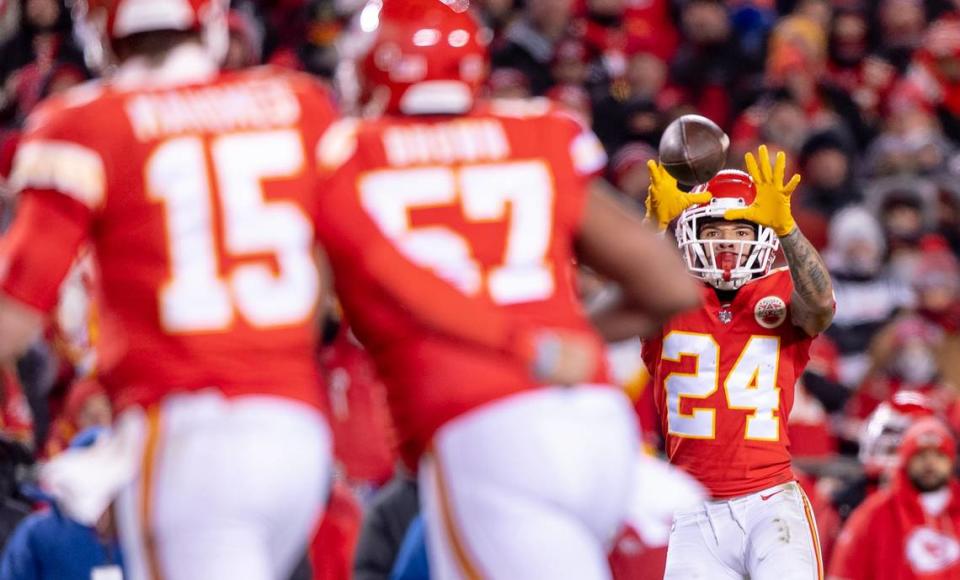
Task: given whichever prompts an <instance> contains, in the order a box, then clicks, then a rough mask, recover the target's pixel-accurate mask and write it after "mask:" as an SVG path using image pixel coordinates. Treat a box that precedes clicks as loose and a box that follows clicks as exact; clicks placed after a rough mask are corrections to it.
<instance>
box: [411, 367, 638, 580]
mask: <svg viewBox="0 0 960 580" xmlns="http://www.w3.org/2000/svg"><path fill="white" fill-rule="evenodd" d="M639 443H640V439H639V435H638V431H637V424H636V419H635V416H634V413H633V410H632V409H631V407H630V403H629V400H628V399H627V397H626V395H624V394H623V393H622V392H620V391H619V390H616V389H614V388H608V387H597V386H586V385H584V386H579V387H573V388H562V387H549V388H543V389H538V390H535V391H528V392H525V393H521V394H518V395H514V396H511V397H508V398H505V399H502V400H499V401H494V402H492V403H490V404H488V405H484V406H482V407H480V408H478V409H475V410H473V411H471V412H469V413H467V414H465V415H463V416H461V417H458V418H456V419H455V420H453V421H451V422H449V423H447V424H446V425H444V426H443V427H442V428H441V429H440V430H439V431H438V432H437V434H436V436H435V438H434V444H433V447H432V448H431V449H430V451H429V452H428V453H427V454H426V455H425V456H424V458H423V460H422V461H421V464H420V471H419V474H418V476H419V480H420V497H421V505H422V509H423V512H424V515H425V522H426V526H427V540H428V542H427V545H428V552H429V554H430V575H431V578H434V579H437V580H448V579H459V578H465V579H471V580H472V579H475V578H484V579H491V580H517V579H520V578H523V579H524V580H537V579H540V578H543V579H550V580H563V579H567V578H569V579H571V580H573V579H576V580H600V579H606V578H609V577H610V570H609V566H608V565H607V550H608V548H609V547H610V543H611V542H612V541H613V539H614V536H615V535H616V533H617V531H618V529H619V527H620V525H621V523H622V522H623V521H624V519H625V518H626V515H627V511H628V507H629V502H630V498H631V490H632V489H633V487H634V481H633V480H634V476H635V474H636V457H637V455H638V453H639Z"/></svg>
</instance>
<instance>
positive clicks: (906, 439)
mask: <svg viewBox="0 0 960 580" xmlns="http://www.w3.org/2000/svg"><path fill="white" fill-rule="evenodd" d="M930 448H934V449H939V450H940V451H941V452H943V454H944V455H946V456H947V457H949V458H950V460H951V461H953V460H955V459H956V457H957V440H956V439H955V438H954V436H953V433H951V432H950V429H948V428H947V426H946V425H944V424H943V421H940V420H939V419H936V418H933V417H927V418H925V419H920V420H918V421H917V422H916V423H914V424H913V425H911V426H910V428H909V429H907V432H906V433H904V435H903V443H901V444H900V451H899V455H900V465H904V466H905V465H906V464H907V462H908V461H909V460H910V458H911V457H913V456H914V455H916V454H917V453H918V452H920V451H922V450H924V449H930Z"/></svg>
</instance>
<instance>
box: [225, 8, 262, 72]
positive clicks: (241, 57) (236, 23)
mask: <svg viewBox="0 0 960 580" xmlns="http://www.w3.org/2000/svg"><path fill="white" fill-rule="evenodd" d="M227 23H228V26H229V33H230V40H229V44H228V46H227V55H226V56H225V57H224V61H223V68H224V70H235V69H241V68H246V67H249V66H254V65H256V64H259V63H260V50H261V46H260V39H259V37H258V34H257V29H256V26H255V25H254V23H253V22H251V20H250V17H249V16H248V15H247V14H246V13H244V12H240V11H239V10H231V11H230V14H229V15H228V17H227Z"/></svg>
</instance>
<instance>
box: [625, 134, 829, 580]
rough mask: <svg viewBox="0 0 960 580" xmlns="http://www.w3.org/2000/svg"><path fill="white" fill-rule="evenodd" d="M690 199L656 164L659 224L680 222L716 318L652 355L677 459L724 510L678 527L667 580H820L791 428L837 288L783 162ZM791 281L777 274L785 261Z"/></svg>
mask: <svg viewBox="0 0 960 580" xmlns="http://www.w3.org/2000/svg"><path fill="white" fill-rule="evenodd" d="M746 165H747V169H748V173H744V172H742V171H731V170H727V171H721V172H720V173H718V174H717V175H716V176H715V177H714V178H713V179H711V180H710V181H709V182H708V183H706V184H703V185H701V186H699V187H697V188H694V190H693V193H690V194H686V193H682V192H681V191H680V190H679V189H678V188H677V185H676V181H675V180H674V179H673V178H672V177H671V176H670V175H669V174H667V172H666V171H665V170H664V169H663V167H662V166H659V165H657V164H656V163H654V162H652V161H651V162H650V172H651V175H652V184H651V187H650V197H649V202H650V206H649V212H648V217H649V219H651V220H656V222H657V223H658V224H659V226H660V228H661V229H665V228H666V227H667V225H668V224H669V223H670V222H671V221H673V219H675V218H678V217H679V221H678V223H677V240H678V243H679V246H680V251H681V253H682V254H683V256H684V259H685V260H686V262H687V267H688V268H689V270H690V272H691V273H692V274H693V275H695V276H697V277H698V278H700V279H701V280H703V282H704V284H703V300H704V305H703V307H702V308H700V309H698V310H696V311H690V312H687V313H684V314H681V315H679V316H676V317H674V318H673V319H671V320H670V321H669V322H668V323H666V324H665V325H663V327H662V329H661V330H660V331H659V333H658V334H657V335H656V336H655V337H654V338H652V339H650V340H648V341H646V342H645V343H644V349H643V353H644V361H645V363H646V365H647V368H648V369H650V371H651V376H652V380H653V381H654V382H653V384H654V386H655V388H656V389H657V392H656V398H657V406H658V408H659V410H660V416H661V421H662V425H661V426H662V430H663V433H664V436H665V440H666V447H667V455H668V457H669V458H670V461H671V463H674V464H675V465H678V466H680V467H682V468H683V469H685V470H686V471H687V472H688V473H690V474H692V475H693V476H695V477H696V478H697V479H698V480H699V481H700V482H701V483H703V484H704V486H706V488H707V489H708V491H709V493H710V495H711V496H712V501H709V502H706V503H704V504H702V505H701V506H699V507H698V508H697V509H695V510H691V511H684V512H680V513H678V514H677V515H676V517H675V521H674V529H673V532H672V534H671V536H670V546H669V553H668V557H667V571H666V578H670V579H673V578H676V579H681V578H682V579H684V580H689V579H693V578H710V579H719V578H731V579H732V578H738V579H739V578H751V579H752V580H766V579H771V578H777V579H778V580H786V579H791V578H798V579H799V578H802V579H811V578H822V574H823V569H822V568H823V567H822V564H821V561H820V548H819V545H818V540H817V531H816V524H815V523H814V520H813V515H812V510H811V508H810V504H809V501H808V500H807V498H806V497H805V496H804V495H803V492H802V491H801V489H800V486H799V485H798V484H797V483H796V481H795V479H796V478H795V476H794V474H793V471H792V470H791V466H790V453H789V451H788V446H789V443H788V441H787V427H786V424H787V417H788V415H789V413H790V408H791V406H792V405H793V389H794V384H795V383H796V380H797V377H798V376H800V374H801V373H802V371H803V367H804V365H805V364H806V362H807V358H808V350H809V348H810V343H811V341H812V338H813V337H814V336H816V335H817V334H818V333H819V332H822V331H823V330H824V329H825V328H826V327H827V326H828V325H829V324H830V320H831V318H832V315H833V292H832V288H831V283H830V277H829V274H828V273H827V270H826V268H825V267H824V264H823V261H822V260H821V259H820V256H819V255H818V254H817V252H816V250H814V248H813V247H812V246H811V245H810V243H809V242H808V241H807V240H806V238H804V236H803V234H802V233H800V230H799V229H797V226H796V224H795V223H794V220H793V217H792V216H791V212H790V195H791V194H792V193H793V190H794V188H795V187H796V186H797V184H798V183H799V181H800V176H799V175H795V176H794V177H793V178H792V179H791V180H790V181H789V182H787V183H784V165H785V158H784V156H783V154H782V153H779V154H778V155H777V157H776V161H775V162H774V163H771V159H770V157H769V154H768V153H767V149H766V147H761V148H760V150H759V155H758V157H757V158H755V157H754V156H753V155H752V154H747V156H746ZM780 247H782V248H783V253H784V256H785V257H786V260H787V264H788V265H789V269H787V268H781V269H777V270H772V271H771V266H772V264H773V261H774V258H775V254H776V252H777V250H778V248H780Z"/></svg>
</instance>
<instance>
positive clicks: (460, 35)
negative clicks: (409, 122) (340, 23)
mask: <svg viewBox="0 0 960 580" xmlns="http://www.w3.org/2000/svg"><path fill="white" fill-rule="evenodd" d="M455 4H456V5H455ZM358 26H359V30H360V34H359V37H360V38H359V40H358V41H357V42H358V44H360V45H361V46H359V47H358V48H357V49H356V50H355V52H356V54H355V55H354V60H355V66H356V73H357V75H358V79H357V80H358V82H359V89H360V95H359V99H360V101H361V103H362V104H363V105H364V106H367V107H369V108H376V109H380V110H381V111H383V112H388V113H402V114H406V115H418V114H459V113H464V112H466V111H468V110H470V108H471V107H472V106H473V103H474V98H475V96H476V94H477V92H478V91H479V89H480V87H481V85H482V84H483V81H484V80H485V78H486V74H487V69H488V54H487V45H488V44H489V42H490V36H491V35H490V32H489V31H488V30H487V29H485V28H483V27H481V26H480V25H479V24H478V23H477V21H476V19H475V18H474V17H473V16H472V15H471V14H470V12H469V11H467V10H466V2H454V1H453V0H450V1H449V2H441V1H440V0H371V1H370V2H369V3H368V4H367V5H366V6H365V7H364V9H363V10H362V11H361V12H360V15H359V19H358ZM381 111H373V112H374V113H378V112H381Z"/></svg>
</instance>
